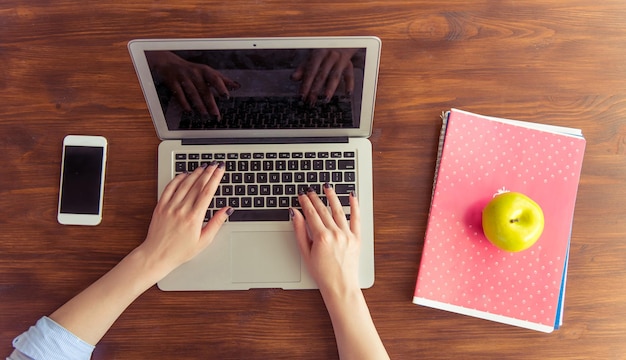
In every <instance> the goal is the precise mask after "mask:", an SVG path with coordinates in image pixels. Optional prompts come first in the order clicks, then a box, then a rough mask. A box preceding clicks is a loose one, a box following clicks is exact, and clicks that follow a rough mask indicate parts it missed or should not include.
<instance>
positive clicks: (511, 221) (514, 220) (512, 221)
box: [509, 219, 519, 224]
mask: <svg viewBox="0 0 626 360" xmlns="http://www.w3.org/2000/svg"><path fill="white" fill-rule="evenodd" d="M509 222H510V223H511V224H513V223H516V222H519V219H511V220H509Z"/></svg>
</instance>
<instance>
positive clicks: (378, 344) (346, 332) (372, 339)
mask: <svg viewBox="0 0 626 360" xmlns="http://www.w3.org/2000/svg"><path fill="white" fill-rule="evenodd" d="M322 296H323V298H324V302H325V303H326V307H327V309H328V313H329V314H330V318H331V321H332V324H333V329H334V331H335V337H336V339H337V348H338V350H339V357H340V358H341V359H342V360H349V359H389V355H388V354H387V351H386V350H385V347H384V345H383V343H382V341H381V339H380V336H379V335H378V332H377V331H376V327H375V326H374V322H373V320H372V317H371V315H370V312H369V309H368V307H367V303H366V302H365V298H364V296H363V293H362V292H361V290H360V289H354V290H347V291H344V292H343V293H332V292H323V293H322Z"/></svg>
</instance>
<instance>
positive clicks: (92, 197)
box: [60, 146, 104, 215]
mask: <svg viewBox="0 0 626 360" xmlns="http://www.w3.org/2000/svg"><path fill="white" fill-rule="evenodd" d="M103 151H104V149H103V148H102V147H92V146H66V147H65V160H64V166H63V180H62V189H61V205H60V211H61V212H62V213H67V214H93V215H97V214H99V213H100V189H101V184H100V180H101V177H102V161H103V159H102V158H103Z"/></svg>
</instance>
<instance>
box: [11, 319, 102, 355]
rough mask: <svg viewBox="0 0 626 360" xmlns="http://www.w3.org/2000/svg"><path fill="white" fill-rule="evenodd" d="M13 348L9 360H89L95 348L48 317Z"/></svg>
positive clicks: (40, 320)
mask: <svg viewBox="0 0 626 360" xmlns="http://www.w3.org/2000/svg"><path fill="white" fill-rule="evenodd" d="M13 347H14V348H15V351H13V353H12V354H11V355H10V356H9V357H8V358H7V360H40V359H46V360H88V359H90V358H91V353H92V352H93V349H94V348H95V346H93V345H90V344H88V343H86V342H84V341H83V340H81V339H80V338H79V337H77V336H76V335H74V334H72V333H71V332H70V331H69V330H67V329H66V328H64V327H63V326H61V325H59V324H57V323H56V322H54V321H53V320H52V319H50V318H49V317H47V316H44V317H42V318H41V319H39V321H37V323H36V324H35V326H31V327H30V329H28V331H26V332H24V333H22V334H21V335H19V336H18V337H16V338H15V339H14V340H13Z"/></svg>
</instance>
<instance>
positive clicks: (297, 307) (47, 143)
mask: <svg viewBox="0 0 626 360" xmlns="http://www.w3.org/2000/svg"><path fill="white" fill-rule="evenodd" d="M541 3H542V4H538V2H528V3H526V2H523V1H517V2H512V1H446V2H444V3H441V4H440V2H438V1H359V2H357V1H346V2H342V3H336V2H325V1H318V0H310V1H307V3H306V4H304V3H302V4H301V3H300V2H295V1H285V0H273V1H256V2H250V1H240V0H232V1H227V2H226V1H224V2H222V1H204V2H199V1H189V0H180V1H176V2H172V3H171V4H168V3H167V2H165V1H134V2H133V1H100V2H97V3H96V2H95V3H94V4H91V5H87V4H86V3H85V2H83V1H66V0H59V1H54V2H50V1H43V0H32V1H29V2H23V1H10V0H7V1H4V2H3V6H2V7H1V9H0V26H1V27H2V31H0V64H1V65H0V90H1V96H0V125H1V129H2V134H1V137H0V164H1V167H0V344H1V346H2V347H1V349H2V350H0V354H8V353H9V352H10V351H11V346H10V342H11V340H12V339H13V337H15V336H16V335H18V334H19V333H21V332H22V331H24V330H26V329H27V328H28V326H29V325H31V324H32V323H34V322H35V321H36V320H37V319H38V318H39V317H40V316H41V315H44V314H49V313H50V312H52V311H53V310H54V309H56V307H58V306H59V305H61V304H62V303H63V302H65V301H66V300H68V299H69V298H70V297H72V296H73V295H74V294H75V293H77V292H78V291H80V290H81V289H83V288H84V287H86V286H87V285H88V284H90V283H91V282H92V281H94V280H95V279H97V278H98V277H99V276H100V275H102V274H103V273H104V272H106V271H107V270H108V269H110V268H111V267H112V266H113V265H114V264H115V263H116V262H117V261H119V260H120V259H121V258H122V257H123V256H124V255H125V254H126V253H127V252H128V251H130V250H131V249H132V248H133V247H135V246H136V245H138V244H139V243H140V242H141V241H142V240H143V237H144V236H145V233H146V230H147V226H148V224H149V221H150V216H151V212H152V209H153V207H154V205H155V203H156V200H155V197H156V180H155V179H156V148H157V145H158V140H157V137H156V135H155V132H154V129H153V126H152V122H151V121H150V117H149V114H148V111H147V108H146V105H145V102H144V98H143V95H142V93H141V90H140V88H139V85H138V81H137V78H136V76H135V73H134V70H133V66H132V64H131V61H130V58H129V55H128V51H127V49H126V44H127V42H128V41H129V40H130V39H133V38H154V37H252V36H310V35H376V36H379V37H380V38H381V39H382V41H383V48H382V59H381V63H380V79H379V80H380V81H379V84H378V96H377V103H376V114H375V118H376V121H375V124H374V131H373V135H372V137H371V141H372V143H373V146H374V187H375V214H374V215H375V228H376V271H377V275H376V283H375V285H374V287H373V288H372V289H369V290H366V291H365V296H366V298H367V300H368V303H369V305H370V309H371V312H372V315H373V317H374V321H375V323H376V325H377V327H378V330H379V332H380V335H381V337H382V339H383V341H384V343H385V345H386V347H387V349H388V351H389V353H390V355H391V356H392V358H396V359H413V358H425V359H436V358H441V359H450V358H461V359H469V358H506V359H516V358H520V359H522V358H528V359H557V358H563V359H574V358H577V359H592V358H593V359H624V356H626V355H625V354H626V330H625V329H626V289H625V287H624V284H626V265H624V264H625V262H626V241H625V238H626V221H624V211H623V210H624V203H625V201H626V183H625V181H624V179H625V177H626V43H625V39H626V23H625V22H624V18H626V7H625V6H624V3H623V1H621V0H612V1H611V0H609V1H602V2H598V1H589V0H578V1H567V2H565V1H557V0H547V1H543V2H541ZM450 107H458V108H461V109H466V110H470V111H475V112H479V113H485V114H490V115H494V116H501V117H510V118H516V119H520V120H530V121H538V122H545V123H549V124H556V125H564V126H571V127H577V128H581V129H583V132H584V134H585V136H586V138H587V141H588V143H587V151H586V156H585V161H584V166H583V174H582V179H581V182H580V188H579V194H578V201H577V207H576V216H575V221H574V228H573V232H572V244H571V256H570V268H569V278H568V283H567V296H566V299H565V320H564V326H563V328H562V329H561V330H558V331H556V332H554V333H552V334H542V333H537V332H533V331H529V330H524V329H519V328H515V327H512V326H507V325H500V324H496V323H493V322H488V321H484V320H479V319H474V318H470V317H466V316H462V315H457V314H451V313H446V312H443V311H438V310H434V309H430V308H426V307H420V306H416V305H413V304H411V298H412V295H413V289H414V283H415V279H416V274H417V269H418V264H419V260H420V255H421V249H422V246H423V236H424V232H425V227H426V215H427V212H428V208H429V197H430V191H431V187H432V178H433V172H434V163H435V153H436V145H437V134H438V131H439V127H440V121H439V115H440V113H441V111H442V110H446V109H449V108H450ZM80 133H85V134H100V135H104V136H106V137H107V138H108V139H109V143H110V149H109V163H108V169H107V171H108V173H107V179H106V181H107V182H106V191H105V201H104V202H105V208H104V220H103V222H102V224H101V225H100V226H97V227H94V228H88V227H68V226H61V225H59V224H57V222H56V218H55V217H56V206H57V194H58V185H59V173H60V160H61V158H60V155H61V142H62V139H63V137H64V136H65V135H66V134H80ZM93 358H94V359H114V358H115V359H173V358H191V359H230V358H234V359H237V358H246V359H268V358H272V359H294V358H295V359H334V358H337V352H336V345H335V340H334V337H333V331H332V327H331V324H330V321H329V319H328V316H327V314H326V310H325V308H324V305H323V303H322V300H321V298H320V296H319V294H318V292H317V291H281V290H254V291H243V292H194V293H165V292H161V291H159V290H158V289H156V288H152V289H150V290H149V291H147V292H146V293H145V294H144V295H143V296H142V297H141V298H139V299H138V300H137V301H136V302H135V303H134V304H133V305H132V306H131V307H130V308H129V309H128V310H127V311H126V312H125V313H124V314H123V315H122V317H121V318H120V319H119V320H118V321H117V323H116V324H115V325H114V326H113V328H112V329H111V330H110V332H109V333H108V334H107V335H106V336H105V337H104V339H103V340H102V342H101V343H100V344H99V345H98V346H97V348H96V350H95V353H94V356H93Z"/></svg>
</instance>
